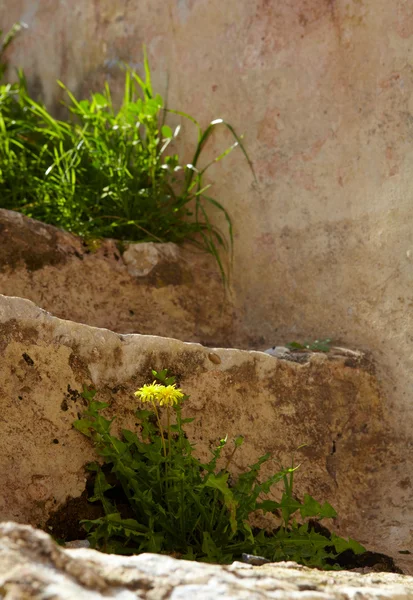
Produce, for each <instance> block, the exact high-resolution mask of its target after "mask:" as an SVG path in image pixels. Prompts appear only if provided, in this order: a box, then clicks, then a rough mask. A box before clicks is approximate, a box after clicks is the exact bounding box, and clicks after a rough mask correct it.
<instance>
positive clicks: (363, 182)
mask: <svg viewBox="0 0 413 600" xmlns="http://www.w3.org/2000/svg"><path fill="white" fill-rule="evenodd" d="M17 19H22V20H24V21H25V22H26V23H27V24H28V25H29V30H28V31H27V32H25V33H24V35H22V37H21V39H20V40H19V42H18V43H17V44H16V46H15V49H14V50H13V54H12V55H11V56H10V58H11V59H12V60H13V62H14V63H16V64H19V65H22V66H24V67H25V69H26V71H27V75H28V79H29V82H30V84H31V86H32V87H33V88H35V89H36V90H37V91H38V92H39V93H41V94H43V96H44V98H45V99H46V101H47V102H48V103H50V102H52V101H55V102H57V101H58V100H59V99H60V91H59V90H58V88H57V86H56V85H55V83H54V80H55V79H56V78H58V77H59V78H60V79H62V80H63V81H64V82H65V83H66V84H67V85H68V86H69V87H71V88H72V89H73V90H74V91H76V92H78V93H80V92H86V91H87V90H89V89H90V88H92V87H96V86H97V84H100V83H102V82H103V80H104V79H105V78H110V80H111V81H114V80H115V79H116V77H117V76H116V71H115V69H114V67H113V63H114V61H116V60H119V59H120V60H125V61H128V62H129V63H132V64H135V65H136V66H137V68H139V67H140V66H141V61H142V53H141V47H142V43H143V42H145V43H146V44H147V47H148V52H149V57H150V60H151V65H152V69H153V73H154V81H155V82H156V84H157V85H158V86H159V89H160V90H161V91H163V90H164V87H165V85H166V81H167V74H168V73H169V105H170V106H174V107H177V108H179V109H181V110H184V111H189V112H191V113H193V114H195V115H196V116H197V117H198V118H199V119H200V120H201V122H202V123H203V124H206V123H207V122H208V120H209V119H211V118H214V117H217V116H222V117H224V118H225V117H226V118H228V119H230V120H231V122H232V123H233V124H234V126H235V127H236V128H237V129H238V130H239V131H242V132H244V133H245V140H246V143H247V146H248V151H249V153H250V154H251V156H252V158H253V161H254V164H255V168H256V172H257V177H258V182H257V183H253V180H252V177H251V174H250V173H249V172H248V169H247V168H245V163H244V162H243V160H242V157H241V154H240V153H238V154H235V153H234V154H233V155H232V156H230V157H229V158H228V160H226V161H225V162H224V163H221V164H220V165H217V166H216V167H214V171H213V172H211V175H213V176H214V177H215V179H216V193H217V194H218V195H219V198H220V199H221V200H222V201H223V202H224V203H225V205H226V206H227V208H228V209H229V210H230V212H231V214H232V216H233V219H234V228H235V237H236V248H235V266H234V280H233V281H234V291H235V302H236V304H237V307H238V310H239V312H240V314H241V315H242V318H243V321H244V324H245V326H246V328H247V329H248V330H249V332H253V334H254V335H255V342H256V345H257V346H258V347H259V346H261V347H265V346H266V345H267V344H270V343H274V342H283V341H289V340H291V339H292V338H293V339H294V338H299V337H301V336H305V337H308V338H311V337H313V338H319V337H323V336H330V337H333V338H335V339H337V340H341V341H342V342H345V343H347V344H350V345H352V346H356V347H361V348H370V349H371V350H372V351H373V352H374V354H375V357H376V359H377V361H378V364H379V365H380V368H381V378H382V379H383V381H384V385H385V389H386V391H387V393H388V403H389V404H391V403H392V402H393V401H397V403H398V404H399V405H400V406H402V407H403V408H404V411H405V417H406V418H405V419H403V422H402V423H400V424H399V427H400V430H401V431H403V430H405V431H406V432H409V431H410V430H411V408H410V399H411V396H412V393H413V379H412V376H411V375H410V374H411V373H413V353H412V350H411V342H412V337H413V328H412V314H413V313H412V303H413V295H412V289H413V287H412V280H413V264H412V260H413V227H412V225H413V223H412V221H413V217H412V212H413V211H412V189H411V188H412V183H413V173H412V168H411V164H412V160H413V145H412V140H413V68H412V52H413V45H412V42H413V7H412V3H411V2H410V1H409V0H394V1H392V2H388V1H387V0H284V1H281V0H273V1H269V0H250V1H249V2H239V1H237V0H226V1H225V3H222V2H221V1H219V0H208V1H206V0H198V1H197V2H195V1H194V0H179V1H176V0H162V2H161V1H160V0H141V1H140V2H139V3H130V2H128V0H116V1H113V0H99V1H92V0H91V1H90V2H81V1H80V0H72V1H71V2H65V1H63V0H61V1H57V0H54V1H52V0H37V1H33V0H15V1H14V2H13V3H11V2H6V3H3V5H2V7H1V8H0V22H1V24H2V26H3V27H4V28H6V27H7V26H8V25H10V24H11V23H13V22H14V21H15V20H17ZM187 133H188V132H187ZM188 135H189V133H188ZM234 342H235V341H234ZM409 485H410V483H409Z"/></svg>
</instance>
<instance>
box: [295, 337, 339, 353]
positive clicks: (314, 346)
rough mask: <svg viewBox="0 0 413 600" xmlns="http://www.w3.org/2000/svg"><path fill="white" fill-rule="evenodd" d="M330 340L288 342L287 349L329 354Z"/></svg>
mask: <svg viewBox="0 0 413 600" xmlns="http://www.w3.org/2000/svg"><path fill="white" fill-rule="evenodd" d="M330 345H331V339H330V338H327V339H325V340H314V342H303V343H302V344H301V343H300V342H290V343H289V344H287V348H289V349H290V350H311V351H312V352H326V353H327V352H330V350H331V346H330Z"/></svg>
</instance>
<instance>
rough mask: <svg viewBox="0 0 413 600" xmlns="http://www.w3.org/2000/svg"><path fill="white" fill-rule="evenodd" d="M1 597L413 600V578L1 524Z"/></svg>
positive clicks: (61, 599) (42, 599)
mask: <svg viewBox="0 0 413 600" xmlns="http://www.w3.org/2000/svg"><path fill="white" fill-rule="evenodd" d="M0 594H1V597H2V598H4V600H26V599H29V598H30V599H34V600H49V599H50V598H53V599H54V600H73V599H74V598H76V600H83V599H84V600H100V599H102V600H103V599H104V598H116V599H117V600H160V599H162V600H193V598H194V597H196V598H198V599H199V600H217V599H221V600H232V599H233V600H270V599H274V600H275V599H276V600H354V599H357V600H379V599H380V600H385V599H386V600H413V578H412V577H408V576H403V575H396V574H392V573H374V574H369V575H361V574H359V573H352V572H346V571H341V572H323V571H317V570H315V569H308V568H305V567H301V566H300V565H297V564H296V563H292V562H288V563H272V564H268V565H264V566H262V567H252V566H251V565H245V564H242V563H237V562H235V563H233V564H232V565H229V566H219V565H208V564H203V563H196V562H189V561H185V560H177V559H175V558H171V557H169V556H161V555H156V554H141V555H139V556H132V557H124V556H115V555H108V554H102V553H100V552H96V551H95V550H86V549H76V550H66V549H63V548H60V547H59V546H57V545H56V544H55V543H54V542H53V540H52V539H51V538H50V537H49V536H48V535H47V534H45V533H44V532H42V531H38V530H35V529H32V528H31V527H29V526H24V525H17V524H15V523H2V524H1V525H0Z"/></svg>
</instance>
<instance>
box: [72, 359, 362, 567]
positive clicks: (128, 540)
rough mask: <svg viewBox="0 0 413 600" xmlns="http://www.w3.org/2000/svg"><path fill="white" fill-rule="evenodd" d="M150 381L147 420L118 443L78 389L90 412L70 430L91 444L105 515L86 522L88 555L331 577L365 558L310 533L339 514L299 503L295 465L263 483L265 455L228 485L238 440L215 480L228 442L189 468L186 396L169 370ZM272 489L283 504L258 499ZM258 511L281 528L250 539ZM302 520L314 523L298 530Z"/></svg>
mask: <svg viewBox="0 0 413 600" xmlns="http://www.w3.org/2000/svg"><path fill="white" fill-rule="evenodd" d="M153 375H154V377H155V378H156V379H157V380H158V381H159V382H160V383H156V382H155V381H154V382H153V384H150V385H146V386H143V388H141V389H140V390H138V392H136V395H137V396H139V398H140V399H141V401H143V402H147V403H149V405H150V406H151V410H138V411H137V412H136V417H137V419H138V420H139V423H140V427H139V430H138V431H137V432H136V433H135V432H132V431H129V430H127V429H124V430H122V437H121V438H118V437H116V436H113V435H112V434H111V425H112V422H113V420H109V419H106V418H105V417H104V416H103V415H102V414H101V412H102V411H104V409H106V408H107V407H108V404H107V403H102V402H97V401H95V400H94V396H95V392H94V391H91V390H87V389H86V388H85V389H84V392H83V395H84V397H85V398H86V399H87V400H88V408H87V410H86V411H85V413H84V415H83V417H82V418H81V419H79V420H78V421H76V422H75V423H74V427H75V428H76V429H77V430H78V431H80V432H81V433H82V434H83V435H86V436H87V437H89V438H90V440H91V441H92V442H93V444H94V446H95V448H96V451H97V453H98V455H99V456H100V457H101V461H102V462H103V463H104V465H103V466H100V465H99V464H97V463H93V464H91V465H89V469H90V470H92V471H94V472H95V474H96V475H95V483H94V494H93V496H92V497H91V498H89V500H90V501H91V502H100V503H101V504H102V506H103V509H104V513H105V516H102V517H100V518H98V519H95V520H87V521H83V525H84V527H85V528H86V531H87V532H88V537H89V540H90V542H91V545H92V547H94V548H97V549H99V550H103V551H105V552H111V553H120V554H135V553H140V552H160V553H169V554H172V553H173V554H174V555H178V556H181V557H182V558H187V559H196V560H201V561H204V562H213V563H229V562H231V561H233V560H234V559H236V558H240V557H241V555H242V554H243V553H247V554H256V555H260V556H264V557H267V558H269V559H270V560H273V561H279V560H295V561H297V562H300V563H302V564H305V565H310V566H318V567H323V568H338V567H337V565H336V564H335V559H336V558H337V556H338V555H339V554H340V553H341V552H344V551H345V550H349V549H350V550H353V551H354V552H355V553H360V552H363V551H364V548H363V547H362V546H360V545H359V544H357V543H356V542H354V541H353V540H348V541H347V540H344V539H342V538H339V537H337V536H335V535H334V534H333V535H331V536H330V535H324V534H323V533H320V532H318V531H316V530H315V526H314V520H317V521H320V520H322V519H325V518H334V517H335V516H336V513H335V511H334V509H333V508H332V506H330V504H328V503H327V502H325V503H324V504H319V503H318V502H317V501H316V500H315V499H314V498H312V497H311V496H309V495H308V494H306V495H305V496H304V499H303V501H302V502H301V501H299V500H297V498H296V497H295V496H294V493H293V481H294V473H295V471H296V469H297V467H295V466H294V464H292V465H291V467H289V468H283V467H281V468H280V470H279V471H278V472H276V473H275V474H274V475H272V476H271V477H269V478H268V479H266V480H265V481H263V482H262V483H260V482H259V480H260V469H261V466H262V465H263V464H264V463H266V462H267V461H268V460H269V458H270V455H269V454H265V455H264V456H262V457H261V458H260V459H259V460H258V461H257V462H256V463H255V464H253V465H251V466H250V467H249V469H248V471H247V472H245V473H243V474H241V475H240V476H239V477H238V479H237V480H234V479H233V478H232V477H231V475H230V473H229V471H228V469H229V466H230V463H231V461H232V459H233V456H234V453H235V452H236V451H237V450H238V449H239V448H240V447H241V446H242V444H243V441H244V439H243V437H242V436H239V437H237V438H236V439H235V441H234V447H233V450H232V452H231V453H230V456H229V459H228V460H227V462H226V465H225V467H224V468H223V469H221V470H219V469H218V467H217V464H218V461H220V459H222V458H223V451H224V449H225V448H226V445H227V439H226V438H224V439H221V440H220V442H219V444H218V446H217V447H216V448H215V449H214V450H213V451H212V457H211V459H210V460H209V462H207V463H202V462H200V461H199V460H198V459H197V458H195V457H194V456H193V445H192V444H191V443H190V442H189V440H188V439H187V436H186V434H185V432H184V425H185V424H187V423H190V422H191V421H193V419H188V418H187V419H183V418H182V413H181V402H182V401H185V400H186V399H187V396H185V395H183V394H182V392H181V390H178V389H176V387H175V381H174V378H173V377H168V376H167V371H166V370H163V371H161V372H159V373H157V372H156V371H153ZM161 411H164V415H163V419H162V415H161ZM171 413H172V414H171ZM171 416H173V421H172V420H171ZM165 421H166V423H167V425H166V428H165V426H164V425H162V422H163V423H165ZM277 483H282V484H283V487H284V491H283V493H282V497H281V500H280V501H279V502H275V501H272V500H268V499H265V497H266V496H267V495H268V493H269V492H270V491H271V489H272V487H273V486H274V485H276V484H277ZM259 509H261V510H262V511H263V512H264V513H266V512H272V513H275V514H277V515H281V516H282V523H281V526H280V527H279V528H278V529H277V530H275V531H273V532H269V533H267V532H265V531H263V530H258V531H257V530H253V529H252V528H251V526H250V525H249V522H248V519H249V517H250V516H251V514H252V513H254V511H256V510H259ZM297 514H300V516H301V520H302V522H301V523H300V524H299V523H297V521H296V519H295V515H297ZM308 518H311V519H312V520H311V521H305V519H308Z"/></svg>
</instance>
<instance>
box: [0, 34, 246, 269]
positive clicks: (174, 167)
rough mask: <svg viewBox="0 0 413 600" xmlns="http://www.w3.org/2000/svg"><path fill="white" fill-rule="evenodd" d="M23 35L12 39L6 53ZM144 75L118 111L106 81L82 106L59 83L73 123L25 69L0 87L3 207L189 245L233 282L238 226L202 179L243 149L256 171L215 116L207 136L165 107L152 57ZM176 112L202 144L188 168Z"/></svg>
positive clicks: (132, 81)
mask: <svg viewBox="0 0 413 600" xmlns="http://www.w3.org/2000/svg"><path fill="white" fill-rule="evenodd" d="M16 28H17V26H15V29H13V30H12V32H10V33H9V34H8V35H7V36H6V37H5V40H4V42H3V46H4V47H6V46H7V45H8V44H9V43H10V42H11V40H12V39H13V37H14V35H15V33H16V32H17V29H16ZM1 57H2V54H1V46H0V60H1ZM4 67H5V65H3V67H2V69H0V75H2V73H3V72H4ZM144 68H145V76H144V78H143V79H142V78H141V77H140V76H139V75H138V74H137V73H136V72H134V71H132V70H131V69H129V68H125V83H124V93H123V99H122V103H121V106H120V108H118V109H117V108H115V106H114V104H113V102H112V95H111V90H110V87H109V84H108V83H106V84H105V89H104V91H103V93H94V94H92V96H91V99H90V100H86V99H84V100H78V99H77V98H76V97H75V96H74V94H72V93H71V92H70V91H69V90H68V89H67V88H66V86H65V85H64V84H63V83H62V82H58V83H59V85H60V86H61V87H62V88H63V89H64V91H65V93H66V94H67V97H68V99H69V103H68V105H67V108H68V111H69V115H68V116H69V118H68V120H67V121H61V120H58V119H55V118H54V117H53V116H52V115H51V114H50V112H49V111H48V110H47V109H46V107H45V106H43V105H42V104H41V103H39V102H36V101H35V100H34V99H33V98H32V97H31V96H30V95H29V93H28V90H27V85H26V81H25V78H24V74H23V72H22V71H19V80H18V82H17V83H15V84H10V83H7V84H3V85H1V86H0V198H1V201H0V207H1V208H7V209H11V210H16V211H20V212H22V213H24V214H26V215H28V216H30V217H33V218H35V219H39V220H41V221H44V222H46V223H50V224H52V225H56V226H58V227H62V228H63V229H66V230H68V231H71V232H73V233H75V234H78V235H81V236H85V237H86V238H100V237H112V238H115V239H120V240H127V241H135V242H136V241H155V242H176V243H179V242H182V241H184V240H187V241H190V242H193V243H194V244H196V245H198V246H199V247H201V248H202V249H204V250H206V251H207V252H209V253H211V254H212V255H213V256H214V257H215V259H216V261H217V262H218V265H219V268H220V270H221V275H222V276H223V278H224V280H225V278H226V273H227V269H225V267H224V263H223V260H222V255H221V252H222V251H224V252H225V251H229V253H230V254H231V253H232V243H233V236H232V225H231V219H230V216H229V214H228V212H227V210H226V209H225V208H224V206H223V205H222V204H221V203H220V202H218V201H217V200H216V199H215V198H213V197H212V196H211V195H210V193H209V188H210V187H211V186H210V184H206V183H205V182H204V176H205V172H206V170H207V169H208V167H209V166H210V165H211V164H213V163H215V162H218V161H220V160H221V159H223V158H224V157H225V156H226V155H227V154H228V153H229V152H231V150H232V149H234V148H235V147H236V146H238V145H239V146H240V148H241V150H242V152H243V153H244V155H245V157H246V159H247V161H248V164H249V165H250V167H251V169H252V164H251V162H250V160H249V158H248V156H247V153H246V151H245V149H244V146H243V145H242V142H241V138H240V137H239V136H238V135H237V133H236V132H235V130H234V129H233V127H232V126H231V125H230V124H229V123H227V122H225V121H223V120H222V119H216V120H213V121H212V122H211V123H210V124H209V125H208V126H207V127H206V129H202V128H201V126H200V125H199V123H198V122H197V121H196V120H195V119H194V118H193V117H191V116H190V115H188V114H186V113H183V112H180V111H175V110H169V109H167V108H166V106H165V103H164V100H163V98H162V97H161V96H160V95H159V94H156V93H155V92H154V91H153V88H152V83H151V73H150V69H149V64H148V60H147V57H146V53H145V57H144ZM172 113H173V114H175V115H179V116H180V117H183V118H184V119H185V120H186V121H187V122H190V123H191V124H192V125H194V126H195V127H196V128H197V132H198V141H197V145H196V148H195V151H194V153H193V157H192V160H191V162H190V163H188V164H182V163H181V160H180V158H179V156H178V154H177V153H176V152H174V151H173V150H172V148H173V145H174V142H175V141H176V138H177V137H178V134H179V131H180V126H177V127H176V128H174V130H173V129H171V127H170V126H169V125H167V124H166V122H165V120H166V117H167V115H168V114H172ZM217 127H225V128H226V129H227V130H228V131H229V132H230V135H231V137H232V140H233V143H232V145H231V146H229V147H228V148H227V149H225V150H224V151H223V152H222V153H221V154H220V155H219V156H217V157H215V158H214V159H213V160H212V161H210V162H209V163H208V164H206V165H205V166H200V158H201V155H202V153H203V151H204V148H205V145H206V144H207V142H208V140H209V139H210V137H211V135H212V134H213V132H214V131H215V129H216V128H217ZM209 208H212V209H217V210H218V211H220V212H221V214H222V215H223V217H224V220H225V222H226V225H227V227H228V237H226V236H225V235H224V234H223V233H222V232H221V231H220V230H219V229H218V228H217V227H216V226H214V225H213V224H212V223H211V220H210V218H209V212H208V209H209Z"/></svg>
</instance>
